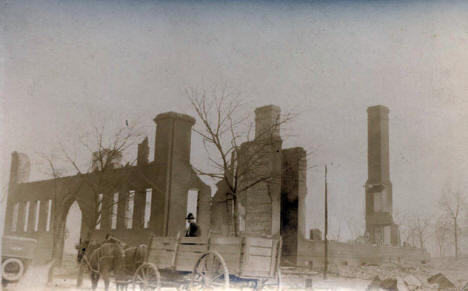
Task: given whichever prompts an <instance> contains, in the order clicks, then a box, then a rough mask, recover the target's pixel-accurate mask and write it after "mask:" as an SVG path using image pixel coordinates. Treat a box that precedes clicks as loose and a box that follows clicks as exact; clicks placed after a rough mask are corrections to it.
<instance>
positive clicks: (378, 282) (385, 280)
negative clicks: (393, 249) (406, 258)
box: [329, 262, 468, 291]
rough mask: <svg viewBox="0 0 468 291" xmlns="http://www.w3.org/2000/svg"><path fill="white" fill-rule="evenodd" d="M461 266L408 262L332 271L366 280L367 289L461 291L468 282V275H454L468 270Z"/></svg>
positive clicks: (333, 265) (331, 271)
mask: <svg viewBox="0 0 468 291" xmlns="http://www.w3.org/2000/svg"><path fill="white" fill-rule="evenodd" d="M460 264H462V263H460V262H457V266H455V267H454V269H453V270H452V269H447V268H446V266H445V265H444V266H440V264H439V265H438V264H418V263H409V262H400V263H394V262H392V263H390V262H389V263H385V264H382V265H370V264H369V265H366V264H364V265H362V266H353V265H336V264H332V265H331V266H330V267H329V270H330V273H331V274H333V275H335V276H337V277H341V278H348V279H362V280H367V281H368V282H370V283H369V285H368V287H367V290H399V291H412V290H459V289H456V288H461V287H462V286H463V285H464V284H466V283H467V281H468V278H466V274H465V276H461V277H460V276H457V273H455V271H459V270H466V269H464V266H462V267H461V266H458V265H460ZM452 265H453V263H452ZM441 268H442V270H444V271H441V270H440V269H441ZM450 270H452V271H453V272H450Z"/></svg>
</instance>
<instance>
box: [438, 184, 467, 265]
mask: <svg viewBox="0 0 468 291" xmlns="http://www.w3.org/2000/svg"><path fill="white" fill-rule="evenodd" d="M465 203H466V202H465V198H464V197H463V195H462V193H461V192H459V191H453V190H451V189H449V188H447V189H446V190H445V193H444V194H443V195H442V197H441V199H440V200H439V206H440V208H441V211H442V215H443V216H445V217H446V218H447V219H448V220H449V221H450V222H451V227H452V231H453V243H454V251H455V258H458V254H459V247H458V241H459V233H460V226H459V219H460V216H461V214H462V211H463V207H464V206H465Z"/></svg>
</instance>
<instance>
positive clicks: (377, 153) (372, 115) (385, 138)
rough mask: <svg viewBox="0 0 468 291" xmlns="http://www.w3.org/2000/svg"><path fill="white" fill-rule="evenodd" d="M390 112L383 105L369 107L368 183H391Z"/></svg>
mask: <svg viewBox="0 0 468 291" xmlns="http://www.w3.org/2000/svg"><path fill="white" fill-rule="evenodd" d="M388 113H389V110H388V108H387V107H385V106H382V105H377V106H372V107H369V108H367V136H368V139H367V143H368V144H367V146H368V152H367V170H368V183H372V184H377V183H390V161H389V132H388Z"/></svg>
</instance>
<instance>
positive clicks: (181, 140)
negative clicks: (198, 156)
mask: <svg viewBox="0 0 468 291" xmlns="http://www.w3.org/2000/svg"><path fill="white" fill-rule="evenodd" d="M154 122H156V125H157V129H156V142H155V143H156V144H155V149H154V161H155V162H156V163H160V164H167V163H168V162H169V160H170V159H171V158H174V159H176V160H178V161H182V162H186V163H190V146H191V137H192V126H193V125H194V124H195V119H194V118H193V117H192V116H190V115H186V114H181V113H176V112H166V113H161V114H158V116H156V118H155V119H154Z"/></svg>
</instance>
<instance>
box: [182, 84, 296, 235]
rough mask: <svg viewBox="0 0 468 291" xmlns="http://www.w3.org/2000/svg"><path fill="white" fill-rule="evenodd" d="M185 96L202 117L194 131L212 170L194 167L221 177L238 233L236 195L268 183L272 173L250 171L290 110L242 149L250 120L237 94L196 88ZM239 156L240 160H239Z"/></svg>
mask: <svg viewBox="0 0 468 291" xmlns="http://www.w3.org/2000/svg"><path fill="white" fill-rule="evenodd" d="M187 95H188V98H189V99H190V102H191V104H192V107H193V109H194V111H195V113H196V116H197V117H198V119H199V120H200V121H201V122H200V123H199V124H200V125H199V126H198V127H196V128H194V131H195V132H196V133H197V134H198V135H199V136H200V137H201V138H202V141H203V145H204V147H205V150H206V153H207V154H208V159H209V162H210V166H209V167H210V168H211V170H206V169H204V170H202V169H198V168H195V170H196V171H197V173H198V174H199V175H203V176H208V177H211V178H214V179H216V180H218V181H219V180H221V181H223V182H224V183H225V184H226V186H227V188H228V193H226V201H225V202H226V204H227V205H229V203H230V204H231V205H230V206H229V207H228V208H230V209H231V220H232V221H231V223H232V227H233V233H234V235H236V236H237V235H238V232H239V229H238V228H239V226H238V219H239V216H238V214H239V203H240V202H239V195H240V194H241V193H243V192H245V191H247V190H248V189H250V188H252V187H255V186H256V185H258V184H260V183H264V182H266V183H271V182H273V179H272V178H273V177H271V176H270V175H269V174H266V175H252V173H256V169H258V168H259V167H261V165H262V163H264V162H265V158H266V157H268V155H269V154H271V151H272V146H273V145H274V142H275V138H274V137H273V136H272V135H271V132H272V131H273V130H274V129H275V128H278V127H280V126H281V125H282V124H284V123H286V122H289V121H290V120H292V118H293V115H292V114H285V115H283V117H281V118H278V119H277V120H275V121H274V124H273V126H272V127H273V128H271V130H269V131H268V130H266V131H265V132H264V133H263V136H261V138H258V136H257V139H256V140H255V145H254V146H252V147H251V148H250V149H249V150H247V151H243V152H241V144H242V143H243V142H249V141H252V140H253V139H252V135H251V133H252V130H253V124H252V122H249V118H248V115H245V114H244V112H246V110H243V106H242V105H243V104H242V102H241V101H240V99H239V96H238V95H232V94H229V93H227V92H226V90H217V91H216V90H214V91H213V92H211V93H208V92H206V91H202V92H197V91H194V90H187ZM239 159H241V160H242V161H241V162H239Z"/></svg>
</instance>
